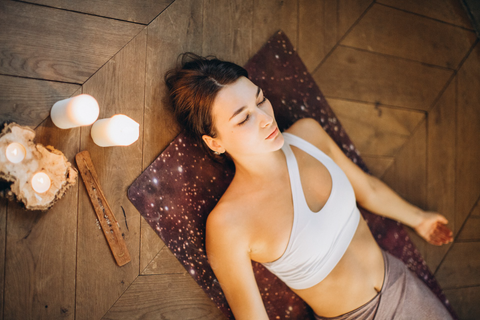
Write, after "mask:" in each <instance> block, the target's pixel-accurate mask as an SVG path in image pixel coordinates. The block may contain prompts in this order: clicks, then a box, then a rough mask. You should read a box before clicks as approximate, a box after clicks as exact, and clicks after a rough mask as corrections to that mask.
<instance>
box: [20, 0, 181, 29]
mask: <svg viewBox="0 0 480 320" xmlns="http://www.w3.org/2000/svg"><path fill="white" fill-rule="evenodd" d="M173 1H174V0H143V1H136V0H103V1H97V0H83V1H69V0H27V1H25V2H30V3H38V4H43V5H46V6H50V7H55V8H61V9H67V10H72V11H77V12H84V13H89V14H93V15H97V16H102V17H110V18H115V19H118V20H127V21H133V22H138V23H143V24H148V23H150V22H151V21H152V20H153V19H154V18H155V17H156V16H157V15H158V14H160V12H162V11H163V10H165V8H166V7H168V5H170V3H172V2H173Z"/></svg>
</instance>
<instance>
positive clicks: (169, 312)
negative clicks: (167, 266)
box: [102, 274, 225, 320]
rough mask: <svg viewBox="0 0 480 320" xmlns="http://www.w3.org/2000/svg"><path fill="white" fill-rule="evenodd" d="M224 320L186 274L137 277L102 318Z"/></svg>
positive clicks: (221, 314)
mask: <svg viewBox="0 0 480 320" xmlns="http://www.w3.org/2000/svg"><path fill="white" fill-rule="evenodd" d="M102 319H104V320H107V319H112V320H113V319H128V320H130V319H142V320H143V319H144V320H147V319H152V320H153V319H204V320H206V319H212V320H213V319H225V316H224V315H223V313H221V311H220V310H219V309H218V308H217V307H216V306H215V305H214V304H213V302H212V301H210V299H209V298H208V297H207V295H205V293H204V292H203V291H202V289H201V288H200V287H199V286H198V285H197V284H196V283H195V281H194V280H193V279H192V277H190V275H189V274H186V275H180V274H168V275H154V276H140V277H138V278H137V279H136V280H135V282H134V283H133V284H132V285H131V286H130V288H128V290H127V291H126V292H125V294H124V295H123V296H122V297H121V298H120V299H119V300H118V301H117V302H116V303H115V305H114V306H113V307H112V308H111V309H110V310H109V311H108V313H107V314H106V315H105V316H104V317H103V318H102Z"/></svg>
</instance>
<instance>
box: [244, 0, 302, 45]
mask: <svg viewBox="0 0 480 320" xmlns="http://www.w3.org/2000/svg"><path fill="white" fill-rule="evenodd" d="M280 29H281V30H283V32H285V34H286V35H287V36H288V38H289V39H290V41H291V42H292V44H293V46H294V47H295V48H297V47H298V36H297V32H298V0H254V3H253V38H252V48H253V52H257V51H258V50H260V48H261V47H262V46H263V45H264V44H265V42H267V40H268V39H269V38H270V37H271V36H272V35H273V34H274V33H275V32H277V31H278V30H280Z"/></svg>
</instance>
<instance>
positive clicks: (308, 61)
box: [297, 0, 338, 72]
mask: <svg viewBox="0 0 480 320" xmlns="http://www.w3.org/2000/svg"><path fill="white" fill-rule="evenodd" d="M337 17H338V15H337V3H336V2H334V1H328V0H327V1H311V0H299V13H298V48H297V51H298V54H299V55H300V57H301V58H302V61H303V63H304V64H305V66H306V67H307V69H308V71H310V72H312V71H313V70H315V68H316V67H317V66H318V65H319V64H320V62H321V61H322V60H323V59H324V58H325V56H326V55H327V53H328V52H330V50H332V49H333V47H334V46H335V44H336V43H337V29H336V27H337Z"/></svg>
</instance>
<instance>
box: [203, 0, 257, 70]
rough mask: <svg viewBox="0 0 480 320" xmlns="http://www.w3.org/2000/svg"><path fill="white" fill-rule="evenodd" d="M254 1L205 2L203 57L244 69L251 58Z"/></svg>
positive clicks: (217, 0)
mask: <svg viewBox="0 0 480 320" xmlns="http://www.w3.org/2000/svg"><path fill="white" fill-rule="evenodd" d="M253 4H254V0H248V1H245V0H232V1H223V0H204V9H203V39H204V41H203V44H202V55H204V56H206V55H214V56H217V57H218V58H220V59H223V60H227V61H232V62H235V63H237V64H239V65H244V64H245V63H246V62H247V61H248V59H249V58H250V57H251V56H252V55H253V54H254V51H253V49H252V26H253V10H254V9H253V8H254V6H253Z"/></svg>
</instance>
